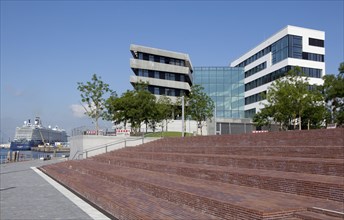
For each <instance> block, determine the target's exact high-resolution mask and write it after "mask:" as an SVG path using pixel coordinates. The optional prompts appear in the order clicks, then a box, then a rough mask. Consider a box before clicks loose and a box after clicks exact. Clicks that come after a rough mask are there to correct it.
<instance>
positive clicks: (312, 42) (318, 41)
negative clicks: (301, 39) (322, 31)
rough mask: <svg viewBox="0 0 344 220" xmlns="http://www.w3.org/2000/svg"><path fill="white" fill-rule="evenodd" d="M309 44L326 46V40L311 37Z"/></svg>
mask: <svg viewBox="0 0 344 220" xmlns="http://www.w3.org/2000/svg"><path fill="white" fill-rule="evenodd" d="M308 44H309V45H311V46H316V47H324V40H320V39H315V38H309V39H308Z"/></svg>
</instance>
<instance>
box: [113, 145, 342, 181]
mask: <svg viewBox="0 0 344 220" xmlns="http://www.w3.org/2000/svg"><path fill="white" fill-rule="evenodd" d="M125 149H126V148H125ZM125 149H123V150H121V151H113V152H111V153H110V154H109V155H113V156H116V157H123V158H124V157H126V158H135V159H146V160H158V161H160V160H162V161H171V162H181V163H191V164H207V165H216V166H230V167H239V168H249V169H263V170H277V171H284V172H297V173H309V174H319V175H330V176H344V160H342V159H321V160H319V159H318V158H293V157H274V156H241V155H230V156H227V155H219V154H217V155H216V154H207V155H205V154H182V153H149V152H140V153H137V152H133V151H126V150H125Z"/></svg>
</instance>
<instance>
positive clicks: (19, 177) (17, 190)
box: [0, 158, 108, 220]
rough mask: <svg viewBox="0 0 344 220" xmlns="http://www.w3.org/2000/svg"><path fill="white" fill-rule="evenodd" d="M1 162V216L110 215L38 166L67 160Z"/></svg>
mask: <svg viewBox="0 0 344 220" xmlns="http://www.w3.org/2000/svg"><path fill="white" fill-rule="evenodd" d="M64 160H65V159H61V158H60V159H58V158H53V159H52V160H48V161H42V160H32V161H25V162H16V163H8V164H1V165H0V213H1V214H0V219H1V220H14V219H28V220H31V219H35V220H36V219H44V220H45V219H81V220H88V219H108V218H107V217H106V216H104V215H103V214H102V213H100V212H99V211H98V210H96V209H94V208H93V207H91V206H90V205H88V204H87V203H85V202H84V201H82V200H81V199H79V198H78V197H76V196H75V195H74V194H72V193H71V192H70V191H68V190H67V189H65V188H64V187H62V186H61V185H60V184H58V183H57V182H55V181H53V180H52V179H51V178H50V177H48V176H46V175H45V174H43V173H41V172H40V171H39V170H38V169H35V168H34V167H39V166H42V165H45V164H50V163H56V162H61V161H64Z"/></svg>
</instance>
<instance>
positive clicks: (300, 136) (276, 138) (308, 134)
mask: <svg viewBox="0 0 344 220" xmlns="http://www.w3.org/2000/svg"><path fill="white" fill-rule="evenodd" d="M324 137H326V138H324ZM195 141H196V142H200V143H201V142H203V141H211V142H212V143H220V145H224V144H227V145H233V144H239V145H240V146H249V145H256V146H262V145H270V146H284V145H294V146H313V145H314V146H343V145H344V129H343V128H339V129H334V130H310V131H304V130H303V131H288V132H269V133H261V134H236V135H213V136H206V137H205V136H203V137H199V136H197V137H184V138H164V139H162V140H160V141H158V142H157V143H159V144H164V143H174V144H182V145H185V144H187V145H188V144H192V143H193V142H195Z"/></svg>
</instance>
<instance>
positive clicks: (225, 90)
mask: <svg viewBox="0 0 344 220" xmlns="http://www.w3.org/2000/svg"><path fill="white" fill-rule="evenodd" d="M193 84H195V85H196V84H198V85H201V86H202V87H203V88H204V92H205V93H206V94H207V95H209V96H210V98H211V99H212V100H213V101H214V103H215V106H216V117H217V118H244V116H245V115H244V105H245V97H244V92H245V91H244V90H245V86H244V68H241V67H195V68H194V72H193Z"/></svg>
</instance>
